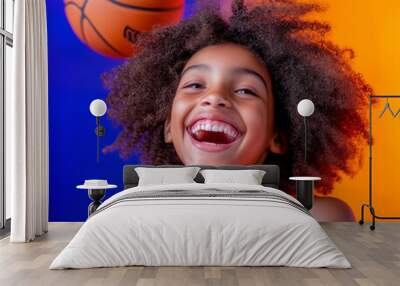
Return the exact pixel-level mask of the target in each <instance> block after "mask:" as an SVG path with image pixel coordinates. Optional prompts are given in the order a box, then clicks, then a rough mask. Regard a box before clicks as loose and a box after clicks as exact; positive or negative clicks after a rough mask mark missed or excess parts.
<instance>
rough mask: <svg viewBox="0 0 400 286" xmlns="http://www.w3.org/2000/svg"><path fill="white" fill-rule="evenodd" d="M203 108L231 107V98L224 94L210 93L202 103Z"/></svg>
mask: <svg viewBox="0 0 400 286" xmlns="http://www.w3.org/2000/svg"><path fill="white" fill-rule="evenodd" d="M201 105H202V106H212V107H231V106H232V104H231V102H230V101H229V98H228V97H227V96H226V95H224V94H222V93H210V94H207V95H206V96H205V97H204V98H203V99H202V101H201Z"/></svg>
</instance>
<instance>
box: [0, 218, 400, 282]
mask: <svg viewBox="0 0 400 286" xmlns="http://www.w3.org/2000/svg"><path fill="white" fill-rule="evenodd" d="M81 225H82V224H81V223H50V225H49V232H48V233H47V234H46V235H44V236H42V237H40V238H38V239H37V240H35V241H34V242H32V243H9V239H8V238H5V239H2V240H0V285H2V286H8V285H10V286H11V285H12V286H17V285H30V286H36V285H38V286H39V285H40V286H42V285H43V286H44V285H51V286H54V285H57V286H62V285H66V286H74V285H84V286H90V285H96V286H97V285H136V286H181V285H193V286H216V285H226V286H250V285H251V286H265V285H290V286H292V285H305V286H319V285H346V286H347V285H349V286H353V285H354V286H360V285H361V286H370V285H373V286H380V285H384V286H391V285H393V286H394V285H400V284H399V283H398V282H397V281H398V274H399V273H400V223H396V222H390V223H378V224H377V228H376V230H375V231H370V230H369V228H368V226H360V225H358V224H356V223H322V224H321V225H322V227H323V228H324V229H325V231H326V232H327V233H328V234H329V236H330V238H331V239H332V240H333V241H334V242H335V243H336V244H337V245H338V247H339V248H340V249H341V250H342V251H343V252H344V254H345V255H346V257H347V258H348V259H349V261H350V262H351V264H352V266H353V268H352V269H346V270H343V269H307V268H290V267H143V266H137V267H117V268H99V269H85V270H53V271H51V270H49V269H48V267H49V265H50V263H51V262H52V260H53V259H54V258H55V256H56V255H57V254H58V253H59V252H60V251H61V250H62V249H63V248H64V247H65V246H66V245H67V243H68V242H69V241H70V240H71V238H72V237H73V236H74V234H75V233H76V232H77V231H78V229H79V228H80V226H81Z"/></svg>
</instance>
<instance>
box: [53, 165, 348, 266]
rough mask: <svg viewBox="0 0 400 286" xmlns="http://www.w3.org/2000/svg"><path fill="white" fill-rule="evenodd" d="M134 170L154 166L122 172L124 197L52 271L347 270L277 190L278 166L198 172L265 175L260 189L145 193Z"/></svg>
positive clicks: (200, 184)
mask: <svg viewBox="0 0 400 286" xmlns="http://www.w3.org/2000/svg"><path fill="white" fill-rule="evenodd" d="M137 167H151V166H148V165H147V166H143V165H142V166H137V165H126V166H124V170H123V181H124V190H123V191H122V192H119V193H117V194H115V195H114V196H112V197H110V198H109V199H107V200H106V201H104V202H103V203H102V205H101V206H100V207H99V208H98V210H97V211H96V212H95V213H94V214H93V215H92V216H91V217H89V218H88V220H87V221H86V222H85V223H84V224H83V225H82V227H81V229H80V230H79V231H78V233H77V234H76V235H75V237H74V238H73V239H72V240H71V242H70V243H69V244H68V245H67V246H66V247H65V248H64V250H62V252H61V253H60V254H59V255H58V256H57V257H56V258H55V259H54V261H53V262H52V264H51V265H50V269H66V268H92V267H117V266H129V265H144V266H291V267H313V268H314V267H329V268H350V267H351V265H350V263H349V262H348V260H347V259H346V258H345V256H344V255H343V253H342V252H341V251H340V250H339V249H338V248H337V247H336V245H335V244H334V242H333V241H331V239H330V238H329V237H328V236H327V234H326V233H325V231H324V230H323V229H322V228H321V226H320V225H319V224H318V222H317V221H316V220H315V219H314V218H313V217H312V216H311V214H310V213H309V212H308V210H307V209H306V208H304V206H302V205H301V203H300V202H298V201H297V200H296V199H294V198H293V197H291V196H289V195H287V194H286V193H284V192H282V191H280V190H279V177H280V175H279V167H278V166H275V165H254V166H219V167H214V166H198V167H199V168H201V170H210V169H218V170H263V171H265V175H263V177H262V180H261V185H250V184H237V183H225V184H221V183H204V179H203V176H202V175H201V174H200V173H198V174H197V175H196V177H195V178H194V181H195V182H193V183H184V184H183V183H180V184H157V185H149V186H148V185H142V186H141V185H138V182H139V177H138V174H137V172H136V171H135V170H138V169H135V168H137ZM153 167H154V166H153ZM180 167H182V166H158V167H157V168H167V169H170V168H180ZM167 169H166V170H167Z"/></svg>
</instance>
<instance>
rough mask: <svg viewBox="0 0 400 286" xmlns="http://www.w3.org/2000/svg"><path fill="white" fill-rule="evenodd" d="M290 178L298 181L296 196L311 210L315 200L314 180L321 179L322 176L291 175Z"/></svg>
mask: <svg viewBox="0 0 400 286" xmlns="http://www.w3.org/2000/svg"><path fill="white" fill-rule="evenodd" d="M289 180H292V181H296V198H297V200H298V201H299V202H301V203H302V204H303V205H304V206H305V207H306V209H308V210H310V209H311V208H312V206H313V202H314V182H315V181H319V180H321V178H320V177H290V178H289Z"/></svg>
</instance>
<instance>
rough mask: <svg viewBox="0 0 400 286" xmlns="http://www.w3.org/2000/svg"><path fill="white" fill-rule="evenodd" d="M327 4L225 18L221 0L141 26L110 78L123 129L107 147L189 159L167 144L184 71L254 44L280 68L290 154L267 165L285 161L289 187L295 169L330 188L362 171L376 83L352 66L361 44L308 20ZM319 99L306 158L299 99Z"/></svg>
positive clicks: (149, 159) (157, 160)
mask: <svg viewBox="0 0 400 286" xmlns="http://www.w3.org/2000/svg"><path fill="white" fill-rule="evenodd" d="M321 10H322V8H321V6H320V5H318V4H314V3H312V4H310V3H307V4H304V3H301V4H300V3H297V2H295V1H293V0H275V1H266V2H265V3H262V4H259V5H254V6H253V7H251V9H250V7H246V6H245V5H244V4H243V1H233V3H232V12H231V13H232V14H231V15H230V17H229V18H227V17H223V16H222V15H221V14H220V12H218V11H219V10H218V9H215V7H206V8H203V9H201V10H199V11H198V12H197V13H196V14H195V15H194V16H192V17H190V18H189V19H187V20H184V21H181V22H180V23H178V24H177V25H174V26H169V27H164V28H158V29H155V30H153V31H152V32H151V33H147V34H139V35H138V37H137V39H136V42H135V43H136V45H135V46H136V52H135V54H134V56H133V57H132V58H131V59H129V60H128V61H126V62H125V63H124V64H122V65H121V66H119V67H117V68H115V69H114V70H113V71H111V72H110V73H108V74H106V75H105V76H104V82H105V86H106V88H108V89H109V90H110V93H109V95H108V97H107V103H108V105H109V111H108V116H109V117H110V118H111V120H112V121H113V122H114V123H115V124H116V125H118V126H120V127H122V130H121V132H120V134H119V136H118V138H117V139H116V140H115V141H114V143H113V144H112V145H110V146H108V147H106V148H105V149H104V151H105V152H110V151H115V150H118V151H119V153H120V155H121V157H122V158H129V157H130V156H131V155H133V154H134V153H135V152H137V153H138V154H139V155H140V160H141V161H142V162H143V163H149V164H181V162H180V160H179V158H178V156H177V154H176V152H175V149H174V147H173V145H172V144H166V143H165V142H164V123H165V121H166V119H167V118H168V117H169V114H170V111H171V107H172V102H173V99H174V96H175V92H176V88H177V86H178V83H179V76H180V73H181V71H182V69H183V67H184V65H185V63H186V62H187V61H188V60H189V58H190V57H191V56H192V55H193V54H194V53H196V52H197V51H199V50H200V49H202V48H204V47H206V46H210V45H216V44H222V43H228V42H229V43H236V44H239V45H242V46H244V47H247V48H248V49H249V50H251V51H252V52H253V53H254V54H255V55H256V56H258V57H259V58H260V59H261V60H262V61H263V62H264V63H265V65H266V67H267V69H268V70H269V72H270V74H271V79H272V85H273V96H274V101H275V110H276V112H275V122H276V128H277V130H280V131H281V132H284V134H285V136H286V137H287V141H288V142H287V143H288V150H287V152H285V154H283V155H277V154H272V153H270V154H269V155H268V156H267V159H266V162H265V163H266V164H270V163H275V164H278V165H280V167H281V173H282V188H283V190H285V191H287V192H289V193H290V192H291V190H292V185H293V184H290V183H289V182H288V179H287V178H288V177H289V176H290V175H299V174H301V175H304V174H313V175H320V176H322V177H323V180H322V181H321V183H319V184H318V189H317V190H318V192H319V193H322V194H327V193H330V192H331V190H332V187H333V185H334V183H335V182H337V181H339V180H340V179H341V177H342V176H343V175H354V174H355V172H356V171H357V170H358V169H359V167H360V164H361V150H362V147H363V146H365V145H366V143H367V140H368V131H367V117H366V114H365V111H366V110H367V109H366V107H367V100H368V95H369V94H370V93H372V89H371V87H370V86H369V85H368V84H367V83H366V82H365V81H364V80H363V78H362V76H361V75H360V74H359V73H357V72H355V71H354V70H353V69H352V68H351V66H350V60H351V59H352V58H353V57H354V55H353V52H352V50H350V49H343V48H340V47H338V46H337V45H335V44H334V43H332V42H330V41H329V40H327V39H326V34H327V32H329V31H330V26H329V25H328V24H327V23H323V22H319V21H312V20H307V19H305V17H304V16H306V15H307V14H309V13H310V12H319V11H321ZM304 98H308V99H311V100H312V101H313V102H314V104H315V107H316V108H315V110H316V112H315V114H314V115H313V116H312V118H311V119H310V120H309V121H308V123H309V139H308V140H309V152H308V162H305V161H304V143H303V142H304V138H303V135H304V129H303V128H304V127H303V126H304V124H303V119H302V117H301V116H299V114H298V113H297V110H296V107H297V104H298V102H299V101H300V100H302V99H304Z"/></svg>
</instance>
